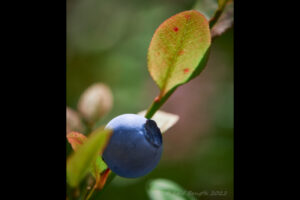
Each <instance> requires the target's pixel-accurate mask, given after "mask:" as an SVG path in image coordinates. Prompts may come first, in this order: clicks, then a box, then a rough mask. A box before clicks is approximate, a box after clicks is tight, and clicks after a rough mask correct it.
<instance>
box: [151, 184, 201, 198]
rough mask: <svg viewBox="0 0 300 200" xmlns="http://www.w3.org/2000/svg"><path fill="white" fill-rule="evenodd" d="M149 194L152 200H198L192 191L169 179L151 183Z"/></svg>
mask: <svg viewBox="0 0 300 200" xmlns="http://www.w3.org/2000/svg"><path fill="white" fill-rule="evenodd" d="M147 193H148V195H149V197H150V199H151V200H156V199H160V200H196V198H195V197H194V196H192V195H191V194H190V191H187V190H184V189H183V188H182V187H180V186H179V185H178V184H177V183H175V182H173V181H170V180H167V179H156V180H153V181H151V182H150V183H149V185H148V190H147Z"/></svg>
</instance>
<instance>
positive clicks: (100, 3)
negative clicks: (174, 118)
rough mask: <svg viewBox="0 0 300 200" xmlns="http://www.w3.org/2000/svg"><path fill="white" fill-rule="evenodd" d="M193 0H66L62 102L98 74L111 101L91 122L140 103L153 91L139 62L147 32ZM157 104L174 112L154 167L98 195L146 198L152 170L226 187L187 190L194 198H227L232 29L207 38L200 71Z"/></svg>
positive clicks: (191, 184) (189, 185)
mask: <svg viewBox="0 0 300 200" xmlns="http://www.w3.org/2000/svg"><path fill="white" fill-rule="evenodd" d="M196 3H197V2H196V1H194V0H152V1H150V0H143V1H141V0H109V1H105V0H67V106H69V107H71V108H73V109H76V107H77V102H78V99H79V97H80V95H81V93H82V92H83V91H84V90H85V89H86V88H87V87H88V86H90V85H91V84H93V83H95V82H102V83H105V84H106V85H108V86H109V87H110V88H111V90H112V93H113V96H114V105H113V108H112V110H111V112H110V113H109V114H108V115H106V116H105V117H104V118H102V119H101V120H100V121H98V122H97V124H96V125H97V126H100V125H105V124H106V123H107V122H108V121H109V120H110V119H112V118H113V117H116V116H117V115H120V114H123V113H137V112H139V111H141V110H145V109H147V108H148V107H149V106H150V104H151V102H152V100H153V99H154V97H155V96H156V95H157V94H158V91H159V90H158V87H157V86H156V85H155V83H154V81H153V80H152V79H151V77H150V75H149V73H148V70H147V49H148V46H149V44H150V41H151V38H152V35H153V33H154V31H155V29H156V28H157V27H158V26H159V25H160V24H161V23H162V22H163V21H164V20H166V19H167V18H169V17H170V16H172V15H174V14H176V13H178V12H181V11H184V10H190V9H192V8H193V6H194V5H195V4H196ZM161 110H164V111H167V112H170V113H174V114H177V115H179V116H180V119H179V121H178V122H177V124H176V125H175V126H173V127H172V128H171V129H169V130H168V131H167V132H166V134H164V136H163V141H164V152H163V156H162V160H161V162H160V163H159V165H158V166H157V168H156V169H155V170H154V171H153V172H151V173H150V174H149V175H147V176H145V177H142V178H138V179H125V178H120V177H117V178H115V179H114V180H113V182H112V183H111V184H110V186H109V187H108V188H107V189H106V191H105V192H103V194H102V195H101V199H149V198H148V196H147V193H146V186H147V182H148V181H149V180H151V179H155V178H165V179H169V180H172V181H175V182H177V183H178V184H179V185H181V186H182V187H183V188H185V189H186V190H188V191H192V192H197V193H200V192H203V191H207V192H212V191H227V195H226V196H201V197H199V196H195V197H196V198H198V199H233V30H232V29H230V30H229V31H227V32H226V33H225V34H223V35H222V36H220V37H218V38H216V39H215V40H214V41H213V43H212V47H211V54H210V58H209V62H208V64H207V66H206V68H205V69H204V71H203V72H202V73H201V74H200V76H198V77H197V78H195V79H193V80H192V81H190V82H189V83H187V84H185V85H183V86H181V87H179V88H178V89H177V90H176V92H175V93H174V94H173V95H172V96H171V97H170V98H169V100H168V101H167V102H166V104H165V105H164V106H163V107H162V108H161ZM67 148H68V149H67V153H68V154H69V153H70V152H71V150H70V146H67Z"/></svg>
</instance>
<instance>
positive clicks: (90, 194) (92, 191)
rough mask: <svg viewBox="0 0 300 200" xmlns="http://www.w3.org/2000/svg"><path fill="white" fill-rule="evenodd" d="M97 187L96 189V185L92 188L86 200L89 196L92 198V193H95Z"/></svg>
mask: <svg viewBox="0 0 300 200" xmlns="http://www.w3.org/2000/svg"><path fill="white" fill-rule="evenodd" d="M95 189H96V187H95V186H94V187H93V188H92V190H91V191H90V193H89V194H88V196H87V197H86V198H85V200H88V199H89V198H91V196H92V194H93V193H94V191H95Z"/></svg>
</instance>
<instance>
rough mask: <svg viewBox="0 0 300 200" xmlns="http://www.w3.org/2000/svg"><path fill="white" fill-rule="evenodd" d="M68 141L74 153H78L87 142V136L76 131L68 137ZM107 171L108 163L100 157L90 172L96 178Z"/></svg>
mask: <svg viewBox="0 0 300 200" xmlns="http://www.w3.org/2000/svg"><path fill="white" fill-rule="evenodd" d="M67 139H68V142H69V143H70V144H71V146H72V149H73V150H74V151H77V149H78V148H79V147H80V146H82V145H83V143H84V142H85V141H86V140H87V138H86V136H85V135H83V134H81V133H78V132H74V131H73V132H70V133H69V134H68V135H67ZM105 169H107V165H106V163H105V162H104V161H103V160H102V158H101V156H98V157H97V159H96V162H95V163H94V164H93V165H92V166H91V168H90V172H91V173H92V175H93V176H94V177H95V178H96V177H97V175H98V174H100V173H101V172H103V171H104V170H105Z"/></svg>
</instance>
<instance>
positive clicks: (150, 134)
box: [144, 119, 162, 147]
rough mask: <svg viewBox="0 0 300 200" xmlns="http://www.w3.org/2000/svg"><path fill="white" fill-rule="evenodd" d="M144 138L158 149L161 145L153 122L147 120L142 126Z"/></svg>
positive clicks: (160, 136)
mask: <svg viewBox="0 0 300 200" xmlns="http://www.w3.org/2000/svg"><path fill="white" fill-rule="evenodd" d="M144 127H145V129H146V131H145V137H146V139H147V140H148V142H150V143H151V144H152V145H153V146H155V147H160V146H161V144H162V135H161V132H160V129H159V128H158V127H157V125H156V122H155V121H154V120H151V119H148V120H147V121H146V123H145V125H144Z"/></svg>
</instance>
